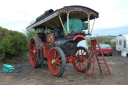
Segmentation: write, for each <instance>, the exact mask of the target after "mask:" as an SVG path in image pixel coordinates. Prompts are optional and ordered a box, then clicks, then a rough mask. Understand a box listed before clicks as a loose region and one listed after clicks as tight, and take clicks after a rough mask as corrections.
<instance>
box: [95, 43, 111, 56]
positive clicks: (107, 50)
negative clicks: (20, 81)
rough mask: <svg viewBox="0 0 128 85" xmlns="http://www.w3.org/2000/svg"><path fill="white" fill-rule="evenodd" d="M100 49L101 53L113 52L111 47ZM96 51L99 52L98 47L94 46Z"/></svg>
mask: <svg viewBox="0 0 128 85" xmlns="http://www.w3.org/2000/svg"><path fill="white" fill-rule="evenodd" d="M100 45H101V44H100ZM102 45H104V44H102ZM101 50H102V52H103V54H112V53H113V50H112V48H101ZM96 51H97V52H99V54H101V52H100V50H99V48H96ZM106 52H107V53H106Z"/></svg>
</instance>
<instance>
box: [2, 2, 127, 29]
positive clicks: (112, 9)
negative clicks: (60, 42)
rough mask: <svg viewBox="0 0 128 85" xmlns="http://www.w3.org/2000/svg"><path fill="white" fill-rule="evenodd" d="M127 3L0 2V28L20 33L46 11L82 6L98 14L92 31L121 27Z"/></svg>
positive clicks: (123, 24)
mask: <svg viewBox="0 0 128 85" xmlns="http://www.w3.org/2000/svg"><path fill="white" fill-rule="evenodd" d="M127 3H128V0H86V1H84V0H73V1H72V0H64V1H60V0H45V1H43V0H2V1H1V5H0V10H1V13H0V26H2V27H4V28H8V29H11V30H17V31H21V30H22V29H26V27H27V26H28V25H29V24H30V22H32V21H34V20H35V19H36V17H38V16H39V15H41V14H42V13H44V11H46V10H48V9H51V8H52V9H54V10H56V9H59V8H62V7H63V6H69V5H82V6H86V7H89V8H92V9H94V10H96V11H98V12H99V18H98V19H96V22H95V25H94V29H104V28H115V27H122V26H127V22H128V17H127V15H128V5H127Z"/></svg>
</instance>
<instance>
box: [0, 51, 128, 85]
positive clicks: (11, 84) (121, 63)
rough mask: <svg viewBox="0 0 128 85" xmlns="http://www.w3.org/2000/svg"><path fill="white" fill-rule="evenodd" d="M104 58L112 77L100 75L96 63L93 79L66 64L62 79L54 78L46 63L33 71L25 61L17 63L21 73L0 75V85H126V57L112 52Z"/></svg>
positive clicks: (127, 84) (127, 80)
mask: <svg viewBox="0 0 128 85" xmlns="http://www.w3.org/2000/svg"><path fill="white" fill-rule="evenodd" d="M105 58H106V61H107V63H108V65H109V68H110V70H111V73H112V75H109V73H108V72H105V71H103V74H102V75H101V74H100V71H99V69H98V66H97V63H96V65H95V70H94V78H93V79H91V77H85V78H84V73H81V72H77V71H76V70H75V69H74V67H73V66H72V64H67V66H66V70H65V72H64V74H63V76H62V77H55V76H53V75H52V74H51V73H50V71H49V69H48V66H47V63H45V65H44V66H42V67H41V68H36V69H35V68H33V67H32V66H31V65H30V62H29V59H27V60H25V61H24V62H21V63H19V64H21V65H22V66H23V70H22V72H19V73H0V85H128V57H121V56H120V55H119V53H118V52H116V51H114V53H113V56H105ZM91 68H92V67H91ZM1 69H2V68H1V66H0V70H1ZM88 72H89V73H90V72H91V69H90V70H89V71H88Z"/></svg>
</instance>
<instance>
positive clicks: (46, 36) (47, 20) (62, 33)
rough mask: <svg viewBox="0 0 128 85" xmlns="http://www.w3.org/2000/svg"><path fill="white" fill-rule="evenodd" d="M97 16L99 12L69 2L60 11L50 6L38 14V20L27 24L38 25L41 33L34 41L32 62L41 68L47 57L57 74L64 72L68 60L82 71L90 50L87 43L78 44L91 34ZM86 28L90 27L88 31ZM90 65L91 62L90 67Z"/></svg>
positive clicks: (32, 42) (30, 48)
mask: <svg viewBox="0 0 128 85" xmlns="http://www.w3.org/2000/svg"><path fill="white" fill-rule="evenodd" d="M96 18H98V12H96V11H94V10H92V9H90V8H87V7H83V6H65V7H63V8H61V9H58V10H56V11H53V10H52V9H50V10H48V11H46V12H45V13H44V14H42V15H41V16H39V17H37V19H36V21H35V22H34V23H33V24H31V25H30V26H28V27H27V28H26V29H27V30H30V29H31V28H34V29H35V33H37V36H36V37H33V38H32V39H31V41H30V47H29V55H30V61H31V65H32V66H33V67H34V68H37V67H40V66H41V65H42V64H43V61H47V62H48V67H49V70H50V72H51V73H52V74H53V75H55V76H61V75H62V74H63V73H64V70H65V66H66V63H73V66H74V68H75V69H76V70H77V71H79V72H82V71H85V69H86V67H87V60H88V50H87V49H86V48H85V47H77V44H78V43H79V42H80V41H81V40H86V38H85V36H86V35H91V33H92V31H91V32H90V20H92V19H94V21H95V19H96ZM93 25H94V23H93ZM92 29H93V26H92ZM83 30H87V33H85V31H83ZM90 66H91V63H89V64H88V68H87V69H89V68H90Z"/></svg>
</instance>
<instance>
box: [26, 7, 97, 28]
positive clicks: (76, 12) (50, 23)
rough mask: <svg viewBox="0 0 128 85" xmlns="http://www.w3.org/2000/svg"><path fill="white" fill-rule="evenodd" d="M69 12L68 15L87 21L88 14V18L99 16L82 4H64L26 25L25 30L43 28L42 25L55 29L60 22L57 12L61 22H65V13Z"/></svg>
mask: <svg viewBox="0 0 128 85" xmlns="http://www.w3.org/2000/svg"><path fill="white" fill-rule="evenodd" d="M67 13H69V17H70V18H78V19H81V20H82V22H84V21H87V20H88V15H90V20H91V19H94V18H95V17H96V18H98V17H99V13H98V12H96V11H95V10H93V9H90V8H88V7H84V6H77V5H76V6H75V5H74V6H65V7H63V8H61V9H58V10H56V11H54V12H52V13H50V14H48V15H47V16H45V17H44V18H42V20H40V21H38V22H35V23H33V24H31V25H30V26H28V27H27V28H26V30H30V29H31V28H34V29H36V28H44V27H46V26H47V27H49V28H51V29H55V28H56V26H59V23H60V19H59V14H60V17H61V18H62V21H63V23H64V22H65V19H64V18H65V14H67Z"/></svg>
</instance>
